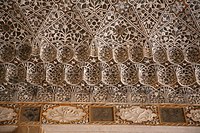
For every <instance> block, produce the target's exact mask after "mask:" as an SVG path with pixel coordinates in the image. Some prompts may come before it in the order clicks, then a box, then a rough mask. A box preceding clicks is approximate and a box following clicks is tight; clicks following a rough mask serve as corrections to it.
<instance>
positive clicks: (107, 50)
mask: <svg viewBox="0 0 200 133" xmlns="http://www.w3.org/2000/svg"><path fill="white" fill-rule="evenodd" d="M98 58H99V60H101V61H102V62H107V61H110V60H111V59H112V49H111V47H109V46H107V45H103V46H99V48H98Z"/></svg>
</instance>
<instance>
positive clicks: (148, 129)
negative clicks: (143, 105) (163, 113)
mask: <svg viewBox="0 0 200 133" xmlns="http://www.w3.org/2000/svg"><path fill="white" fill-rule="evenodd" d="M42 127H43V131H44V133H200V127H183V126H133V125H43V126H42Z"/></svg>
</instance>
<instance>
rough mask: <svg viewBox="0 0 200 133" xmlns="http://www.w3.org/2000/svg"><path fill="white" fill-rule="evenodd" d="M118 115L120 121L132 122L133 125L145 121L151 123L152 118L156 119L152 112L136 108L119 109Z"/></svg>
mask: <svg viewBox="0 0 200 133" xmlns="http://www.w3.org/2000/svg"><path fill="white" fill-rule="evenodd" d="M118 115H119V116H120V118H121V119H123V120H128V121H132V122H134V123H143V122H146V121H152V120H153V119H154V117H157V115H156V114H155V113H153V112H152V110H150V109H143V108H141V107H137V106H133V107H131V108H124V109H120V112H119V113H118Z"/></svg>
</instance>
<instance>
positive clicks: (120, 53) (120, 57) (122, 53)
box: [113, 46, 128, 63]
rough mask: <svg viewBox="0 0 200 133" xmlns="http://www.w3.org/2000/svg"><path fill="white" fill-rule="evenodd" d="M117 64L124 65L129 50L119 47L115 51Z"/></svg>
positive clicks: (114, 55)
mask: <svg viewBox="0 0 200 133" xmlns="http://www.w3.org/2000/svg"><path fill="white" fill-rule="evenodd" d="M113 57H114V60H115V62H117V63H123V62H125V61H126V60H127V59H128V49H127V47H125V46H118V47H116V48H115V49H114V50H113Z"/></svg>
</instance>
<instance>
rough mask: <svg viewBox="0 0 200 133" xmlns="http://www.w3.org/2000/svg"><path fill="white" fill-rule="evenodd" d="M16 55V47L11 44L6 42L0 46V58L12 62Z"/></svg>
mask: <svg viewBox="0 0 200 133" xmlns="http://www.w3.org/2000/svg"><path fill="white" fill-rule="evenodd" d="M14 57H15V47H14V46H13V45H11V44H4V45H1V47H0V60H1V61H3V62H10V61H12V60H13V59H14Z"/></svg>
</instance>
